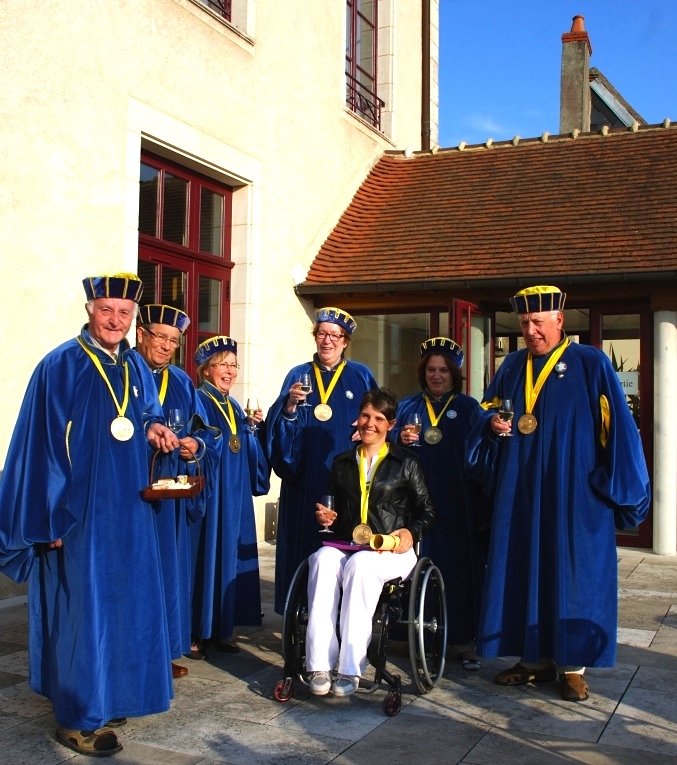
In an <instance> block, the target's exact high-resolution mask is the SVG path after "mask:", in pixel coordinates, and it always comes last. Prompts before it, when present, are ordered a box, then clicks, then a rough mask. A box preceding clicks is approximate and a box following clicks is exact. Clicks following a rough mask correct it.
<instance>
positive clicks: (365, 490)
mask: <svg viewBox="0 0 677 765" xmlns="http://www.w3.org/2000/svg"><path fill="white" fill-rule="evenodd" d="M386 454H388V444H387V443H385V444H383V446H382V447H381V450H380V451H379V453H378V455H377V456H376V459H375V460H374V462H373V464H372V468H371V480H370V481H367V474H368V472H369V471H368V470H367V458H366V457H365V456H364V448H363V447H360V452H359V457H360V459H359V471H360V493H361V495H362V508H361V511H360V518H361V520H362V523H366V522H367V516H368V515H369V494H370V492H371V487H372V486H373V484H374V476H375V475H376V469H377V468H378V467H379V465H380V464H381V462H382V461H383V459H384V457H385V456H386Z"/></svg>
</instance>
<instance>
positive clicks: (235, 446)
mask: <svg viewBox="0 0 677 765" xmlns="http://www.w3.org/2000/svg"><path fill="white" fill-rule="evenodd" d="M228 446H229V448H230V451H231V452H233V454H237V453H238V452H239V451H240V449H241V448H242V444H241V443H240V439H239V438H238V437H237V436H236V435H235V434H234V433H233V435H232V436H231V437H230V440H229V441H228Z"/></svg>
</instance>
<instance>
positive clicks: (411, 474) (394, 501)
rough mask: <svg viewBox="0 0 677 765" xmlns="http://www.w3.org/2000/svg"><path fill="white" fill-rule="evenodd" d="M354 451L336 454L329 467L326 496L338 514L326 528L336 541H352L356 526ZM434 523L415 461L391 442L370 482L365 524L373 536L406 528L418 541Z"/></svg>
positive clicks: (357, 499) (357, 500)
mask: <svg viewBox="0 0 677 765" xmlns="http://www.w3.org/2000/svg"><path fill="white" fill-rule="evenodd" d="M356 450H357V445H356V446H354V447H353V448H352V449H350V450H349V451H347V452H343V454H339V455H338V456H336V457H335V458H334V461H333V462H332V466H331V476H330V478H329V493H330V494H333V495H334V509H335V510H336V512H337V513H338V515H337V517H336V519H335V520H334V523H333V524H332V525H331V526H330V528H331V530H332V531H334V532H335V533H336V538H337V539H348V540H349V539H352V534H353V529H354V528H355V526H357V524H358V523H360V511H361V495H360V474H359V470H358V466H357V457H356V454H355V452H356ZM434 523H435V510H434V509H433V505H432V500H431V498H430V494H429V492H428V487H427V486H426V482H425V478H424V477H423V470H422V468H421V465H420V463H419V461H418V459H417V458H416V457H414V456H413V455H412V454H410V453H409V452H408V451H407V450H406V449H403V448H402V447H401V446H398V445H397V444H392V443H391V444H390V448H389V450H388V454H387V455H386V456H385V458H384V459H383V462H381V464H380V465H379V466H378V467H377V468H376V473H375V475H374V478H373V481H372V487H371V491H370V493H369V516H368V518H367V524H368V525H369V527H370V528H371V530H372V533H374V534H390V533H391V532H393V531H395V529H401V528H405V529H408V531H410V532H411V535H412V537H413V538H414V542H419V541H420V540H421V537H422V536H423V534H425V533H426V532H427V531H428V530H429V529H430V528H431V527H432V526H433V524H434Z"/></svg>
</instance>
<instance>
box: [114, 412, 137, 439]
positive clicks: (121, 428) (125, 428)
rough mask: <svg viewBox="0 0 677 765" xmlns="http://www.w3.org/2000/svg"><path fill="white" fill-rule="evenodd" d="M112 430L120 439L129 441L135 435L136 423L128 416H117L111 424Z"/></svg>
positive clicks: (115, 436)
mask: <svg viewBox="0 0 677 765" xmlns="http://www.w3.org/2000/svg"><path fill="white" fill-rule="evenodd" d="M110 432H111V434H112V436H113V438H115V439H116V440H118V441H129V439H130V438H131V437H132V436H133V435H134V423H133V422H132V421H131V420H128V419H127V418H126V417H122V415H120V416H119V417H116V418H115V419H114V420H113V422H111V424H110Z"/></svg>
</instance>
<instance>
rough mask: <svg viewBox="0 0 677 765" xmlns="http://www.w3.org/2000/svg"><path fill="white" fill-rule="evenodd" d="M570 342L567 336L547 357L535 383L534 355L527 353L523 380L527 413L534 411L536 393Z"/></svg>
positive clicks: (539, 390)
mask: <svg viewBox="0 0 677 765" xmlns="http://www.w3.org/2000/svg"><path fill="white" fill-rule="evenodd" d="M570 342H571V340H570V339H569V338H568V337H567V339H566V340H565V341H564V342H563V343H562V345H561V346H560V347H559V348H558V349H557V350H556V351H555V352H554V353H553V354H552V356H551V357H550V358H549V359H548V361H547V363H546V365H545V366H544V367H543V369H541V373H540V374H539V375H538V379H537V380H536V385H534V357H533V356H532V355H531V353H529V356H528V357H527V374H526V380H525V381H524V403H525V406H526V413H527V414H531V413H532V412H533V411H534V407H535V406H536V401H537V399H538V394H539V393H540V392H541V389H542V388H543V386H544V385H545V381H546V379H547V378H548V375H549V374H550V372H552V370H553V369H554V367H555V364H556V363H557V362H558V361H559V360H560V357H561V356H562V354H563V353H564V351H566V349H567V348H568V347H569V343H570Z"/></svg>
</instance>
